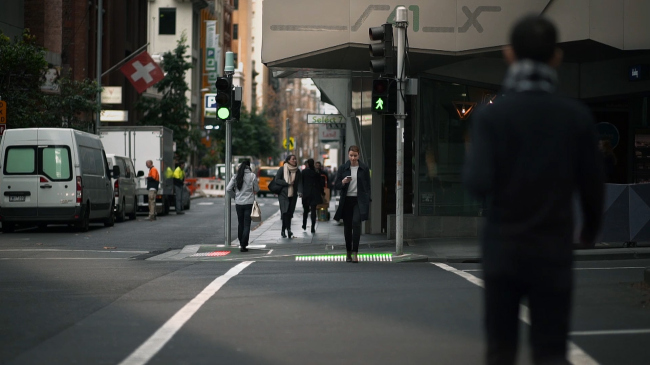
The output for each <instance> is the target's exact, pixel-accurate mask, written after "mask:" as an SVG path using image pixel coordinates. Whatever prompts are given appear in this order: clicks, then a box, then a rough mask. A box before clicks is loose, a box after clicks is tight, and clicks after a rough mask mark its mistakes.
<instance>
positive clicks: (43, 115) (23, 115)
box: [0, 30, 99, 131]
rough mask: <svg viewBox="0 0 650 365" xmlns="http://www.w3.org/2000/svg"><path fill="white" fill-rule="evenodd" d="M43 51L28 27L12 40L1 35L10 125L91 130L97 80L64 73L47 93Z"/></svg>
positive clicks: (0, 65) (1, 89)
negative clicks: (74, 76)
mask: <svg viewBox="0 0 650 365" xmlns="http://www.w3.org/2000/svg"><path fill="white" fill-rule="evenodd" d="M44 54H45V52H44V50H43V48H42V47H40V46H39V45H37V44H36V42H35V37H34V36H32V35H31V34H30V33H29V31H28V30H26V31H25V32H24V33H23V35H22V38H17V39H16V40H15V41H14V42H13V43H12V42H11V40H10V39H9V38H8V37H7V36H5V35H3V34H0V55H2V57H0V96H2V100H4V101H6V102H7V105H8V106H7V120H8V125H9V127H10V128H30V127H70V128H76V129H80V130H85V131H90V130H92V127H93V125H94V123H93V122H92V115H93V114H94V113H96V112H97V111H98V110H99V105H98V104H97V100H96V99H97V93H98V92H99V88H98V86H97V82H95V81H93V80H89V79H85V80H82V81H77V80H73V79H71V78H69V77H67V76H63V77H59V78H58V80H57V81H56V92H54V93H44V92H43V91H42V90H41V85H42V84H43V82H44V81H43V78H44V74H45V71H46V70H48V64H47V61H45V56H44ZM52 69H53V68H52ZM56 72H59V71H58V70H57V71H56Z"/></svg>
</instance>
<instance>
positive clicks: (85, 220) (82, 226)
mask: <svg viewBox="0 0 650 365" xmlns="http://www.w3.org/2000/svg"><path fill="white" fill-rule="evenodd" d="M82 214H83V217H82V218H81V220H80V221H79V222H77V223H75V227H76V228H77V229H78V230H79V232H88V227H89V226H90V203H88V204H86V207H85V208H84V210H83V213H82Z"/></svg>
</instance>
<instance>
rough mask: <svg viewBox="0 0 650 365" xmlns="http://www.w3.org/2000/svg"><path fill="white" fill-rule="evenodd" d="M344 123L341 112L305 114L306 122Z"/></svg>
mask: <svg viewBox="0 0 650 365" xmlns="http://www.w3.org/2000/svg"><path fill="white" fill-rule="evenodd" d="M332 123H345V118H344V117H343V116H342V115H341V114H307V124H332Z"/></svg>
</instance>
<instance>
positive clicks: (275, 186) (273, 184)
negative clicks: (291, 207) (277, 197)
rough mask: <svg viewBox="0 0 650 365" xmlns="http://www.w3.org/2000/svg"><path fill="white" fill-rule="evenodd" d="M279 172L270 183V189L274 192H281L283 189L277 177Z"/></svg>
mask: <svg viewBox="0 0 650 365" xmlns="http://www.w3.org/2000/svg"><path fill="white" fill-rule="evenodd" d="M277 177H278V174H275V176H273V180H271V182H270V183H269V191H270V192H272V193H273V194H280V192H281V191H282V185H280V184H278V183H277V182H276V181H275V179H277Z"/></svg>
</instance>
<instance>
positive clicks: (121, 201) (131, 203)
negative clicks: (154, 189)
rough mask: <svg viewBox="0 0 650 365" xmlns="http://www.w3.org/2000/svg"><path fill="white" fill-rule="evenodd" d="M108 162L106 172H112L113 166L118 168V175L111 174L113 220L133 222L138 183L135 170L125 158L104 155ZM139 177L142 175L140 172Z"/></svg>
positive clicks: (136, 206) (136, 204) (128, 159)
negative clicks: (127, 218)
mask: <svg viewBox="0 0 650 365" xmlns="http://www.w3.org/2000/svg"><path fill="white" fill-rule="evenodd" d="M106 160H107V161H108V170H109V171H113V170H114V168H113V167H114V166H117V167H118V168H119V175H117V174H113V179H112V182H113V196H114V198H113V199H114V200H115V201H114V203H113V206H114V207H115V220H117V221H118V222H123V221H124V219H125V218H126V216H128V217H129V219H130V220H135V214H136V212H137V210H138V198H137V196H136V189H137V187H138V182H137V180H136V173H135V168H134V167H133V161H131V159H130V158H128V157H126V156H119V155H115V154H112V153H109V154H106ZM139 175H140V176H143V175H144V173H143V172H140V174H139Z"/></svg>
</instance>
